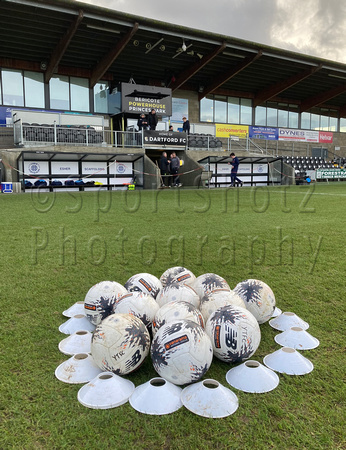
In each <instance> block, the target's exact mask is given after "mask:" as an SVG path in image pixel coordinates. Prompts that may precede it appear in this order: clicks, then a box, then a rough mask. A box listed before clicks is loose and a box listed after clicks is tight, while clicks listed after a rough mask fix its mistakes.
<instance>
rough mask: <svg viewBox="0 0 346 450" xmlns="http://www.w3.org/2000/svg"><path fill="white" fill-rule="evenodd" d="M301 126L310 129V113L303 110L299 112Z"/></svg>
mask: <svg viewBox="0 0 346 450" xmlns="http://www.w3.org/2000/svg"><path fill="white" fill-rule="evenodd" d="M301 122H302V123H301V127H302V128H304V129H307V130H310V113H307V112H303V113H302V114H301Z"/></svg>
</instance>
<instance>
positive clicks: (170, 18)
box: [83, 0, 346, 63]
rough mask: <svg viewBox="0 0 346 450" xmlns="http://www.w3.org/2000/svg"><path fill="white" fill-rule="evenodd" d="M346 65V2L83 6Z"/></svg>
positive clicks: (154, 1) (154, 0)
mask: <svg viewBox="0 0 346 450" xmlns="http://www.w3.org/2000/svg"><path fill="white" fill-rule="evenodd" d="M83 2H84V3H90V4H94V5H96V6H102V7H106V8H109V9H114V10H118V11H122V12H126V13H130V14H136V15H140V16H144V17H149V18H151V19H157V20H162V21H165V22H170V23H174V24H177V25H183V26H187V27H191V28H197V29H200V30H204V31H211V32H214V33H219V34H224V35H227V36H232V37H235V38H238V39H244V40H248V41H253V42H256V43H258V44H266V45H270V46H273V47H278V48H283V49H286V50H291V51H294V52H298V53H303V54H306V55H312V56H317V57H320V58H324V59H329V60H332V61H337V62H342V63H346V0H174V1H173V0H172V1H169V2H168V1H164V0H144V1H140V0H83Z"/></svg>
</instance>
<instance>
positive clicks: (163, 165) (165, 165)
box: [160, 152, 171, 188]
mask: <svg viewBox="0 0 346 450" xmlns="http://www.w3.org/2000/svg"><path fill="white" fill-rule="evenodd" d="M169 163H170V160H169V159H167V153H166V152H163V153H162V155H161V159H160V172H161V178H162V183H161V187H163V188H164V187H166V186H169V187H171V183H170V179H169V177H168V176H167V175H169ZM167 179H168V184H166V180H167Z"/></svg>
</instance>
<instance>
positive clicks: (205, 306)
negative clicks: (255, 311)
mask: <svg viewBox="0 0 346 450" xmlns="http://www.w3.org/2000/svg"><path fill="white" fill-rule="evenodd" d="M226 305H233V306H240V307H241V308H245V309H246V306H245V303H244V301H243V299H242V298H241V297H240V295H238V294H236V293H235V292H234V291H229V290H228V289H216V290H215V291H213V292H211V293H210V294H207V295H205V296H204V297H202V300H201V305H200V308H199V309H200V311H201V313H202V315H203V319H204V321H205V322H206V321H207V320H208V318H209V316H210V315H211V314H212V313H213V312H214V311H216V310H217V309H219V308H221V307H222V306H226Z"/></svg>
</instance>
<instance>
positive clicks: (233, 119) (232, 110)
mask: <svg viewBox="0 0 346 450" xmlns="http://www.w3.org/2000/svg"><path fill="white" fill-rule="evenodd" d="M239 113H240V108H239V98H237V97H228V119H227V122H228V123H234V124H238V123H239V116H240V114H239Z"/></svg>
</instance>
